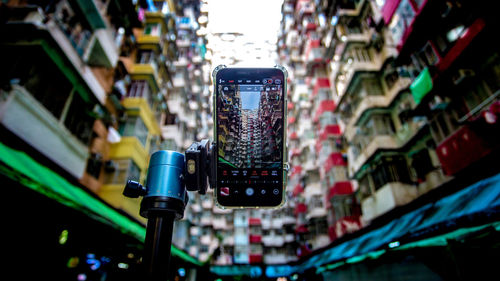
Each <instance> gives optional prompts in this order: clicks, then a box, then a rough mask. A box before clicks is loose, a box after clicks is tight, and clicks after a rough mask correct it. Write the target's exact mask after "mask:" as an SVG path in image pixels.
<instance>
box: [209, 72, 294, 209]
mask: <svg viewBox="0 0 500 281" xmlns="http://www.w3.org/2000/svg"><path fill="white" fill-rule="evenodd" d="M212 77H213V79H214V85H215V89H214V107H215V109H214V136H215V149H216V173H215V177H216V178H215V188H214V194H215V200H216V204H217V205H218V206H219V207H221V208H239V207H244V208H266V207H267V208H277V207H280V206H281V205H283V204H284V203H285V186H286V176H287V173H286V172H287V167H288V163H287V158H286V157H287V156H286V155H287V153H286V110H287V106H286V94H285V93H286V86H287V71H286V69H285V68H284V67H281V66H276V67H274V68H230V67H225V66H218V67H216V68H215V69H214V71H213V74H212Z"/></svg>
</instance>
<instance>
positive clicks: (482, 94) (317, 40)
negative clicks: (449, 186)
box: [278, 0, 498, 253]
mask: <svg viewBox="0 0 500 281" xmlns="http://www.w3.org/2000/svg"><path fill="white" fill-rule="evenodd" d="M489 8H491V7H489V6H488V5H487V4H484V5H483V4H481V5H479V4H478V5H474V4H472V3H469V2H467V1H456V3H451V2H446V1H432V4H431V3H430V2H428V1H362V0H361V1H338V2H332V1H285V2H284V4H283V9H282V11H283V20H282V28H283V32H282V36H281V37H280V40H279V43H278V45H279V55H280V58H281V59H282V61H283V63H284V64H285V65H287V66H288V69H289V72H290V73H291V75H290V76H291V83H290V84H291V85H290V87H289V93H288V95H289V107H288V113H289V119H288V125H289V127H288V130H289V151H290V163H291V165H292V167H291V168H292V169H291V173H290V174H289V190H292V195H293V199H292V200H294V201H296V204H297V207H296V209H295V214H296V216H297V229H300V230H301V232H302V234H301V235H299V236H298V238H300V239H301V240H299V241H300V242H299V243H301V245H303V246H301V248H304V249H305V252H306V253H308V252H310V251H311V250H314V249H318V248H321V247H323V246H325V245H327V244H328V243H329V242H330V241H334V240H335V239H338V238H339V237H341V236H342V235H345V234H346V233H350V232H354V231H356V230H358V229H360V228H362V227H364V226H366V225H368V224H370V223H371V222H372V221H373V220H376V219H377V218H378V217H380V216H382V215H384V214H386V213H388V212H390V211H391V210H393V209H395V208H397V207H398V206H403V205H406V204H408V203H409V202H412V201H413V200H415V199H416V198H418V197H419V196H421V195H423V194H426V193H427V192H429V191H430V190H433V189H436V188H439V187H440V186H442V185H443V184H444V183H446V182H448V181H449V180H450V179H452V178H453V177H454V176H456V175H457V174H460V172H462V173H467V170H468V169H467V167H469V170H470V169H472V168H470V167H480V166H481V165H487V164H486V162H485V161H487V160H486V159H489V158H488V155H490V156H489V157H491V155H494V154H495V153H497V151H498V145H497V144H495V145H493V143H498V142H497V141H496V140H497V139H496V137H494V136H492V135H488V136H487V135H486V134H484V133H483V134H481V133H479V132H480V131H481V130H483V129H485V128H486V127H489V128H490V129H492V128H493V127H494V126H496V125H494V124H496V123H495V122H496V121H494V120H496V119H495V118H494V116H496V114H497V113H495V112H496V111H495V110H496V109H495V108H496V107H497V104H498V97H497V90H498V83H497V82H498V81H497V80H498V77H497V76H498V75H497V74H495V73H496V70H495V69H496V68H497V63H496V61H497V59H496V58H497V56H498V52H496V51H494V50H493V49H492V48H490V47H489V45H488V44H486V42H485V41H482V40H484V38H487V36H488V35H487V34H488V32H489V30H490V29H489V28H492V26H493V25H494V23H495V20H494V17H493V16H492V15H491V14H490V13H489V12H488V10H489ZM466 11H468V12H466ZM466 14H467V16H465V15H466ZM461 16H463V18H462V17H461ZM424 17H425V18H426V19H432V21H429V20H424ZM433 26H440V28H433ZM476 52H480V53H481V55H480V56H477V59H474V60H472V59H471V58H472V57H473V56H475V55H477V53H476ZM479 72H480V73H481V75H480V76H477V73H479ZM480 77H481V78H480ZM495 81H496V82H495ZM466 89H467V90H466ZM452 93H454V94H452ZM455 93H456V94H455ZM481 116H482V117H481ZM486 116H489V117H490V119H488V120H490V121H489V123H488V122H486V121H485V120H486V119H484V118H488V117H486ZM466 120H469V121H466ZM472 120H474V121H472ZM485 122H486V123H488V124H489V125H485V124H486V123H485ZM479 124H483V125H484V126H485V127H482V125H479ZM477 126H478V127H477ZM472 127H476V129H471V128H472ZM479 127H480V128H481V129H479ZM473 143H474V144H473ZM469 145H470V146H469ZM473 145H476V146H479V147H480V148H479V147H478V152H477V153H472V155H471V156H468V155H470V154H471V152H465V151H468V150H467V149H469V148H472V146H473ZM462 149H463V150H462ZM451 151H453V153H452V152H451ZM460 151H461V152H460ZM462 158H463V159H462ZM458 159H462V160H458ZM479 179H481V178H480V177H479V178H478V179H477V180H479ZM326 233H328V235H329V237H330V241H328V240H322V238H321V237H322V236H323V235H324V234H326Z"/></svg>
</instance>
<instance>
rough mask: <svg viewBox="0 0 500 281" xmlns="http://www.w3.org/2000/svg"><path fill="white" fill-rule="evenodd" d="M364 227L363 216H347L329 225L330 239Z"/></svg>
mask: <svg viewBox="0 0 500 281" xmlns="http://www.w3.org/2000/svg"><path fill="white" fill-rule="evenodd" d="M361 228H362V223H361V216H359V215H354V216H347V217H343V218H341V219H339V220H336V221H335V223H334V225H332V226H330V227H328V235H329V236H330V240H331V241H333V240H336V239H338V238H340V237H342V236H344V235H346V234H348V233H353V232H355V231H357V230H359V229H361Z"/></svg>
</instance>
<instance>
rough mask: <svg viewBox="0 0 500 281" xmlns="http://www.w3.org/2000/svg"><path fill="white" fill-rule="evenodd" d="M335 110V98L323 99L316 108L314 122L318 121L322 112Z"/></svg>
mask: <svg viewBox="0 0 500 281" xmlns="http://www.w3.org/2000/svg"><path fill="white" fill-rule="evenodd" d="M334 110H335V102H334V101H333V100H323V101H321V103H320V104H319V106H318V109H316V113H315V114H314V119H313V120H314V122H318V120H319V117H320V116H321V114H323V113H325V112H328V111H331V112H333V111H334Z"/></svg>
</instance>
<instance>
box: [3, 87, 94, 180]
mask: <svg viewBox="0 0 500 281" xmlns="http://www.w3.org/2000/svg"><path fill="white" fill-rule="evenodd" d="M0 123H1V124H2V125H3V126H5V127H6V128H7V129H8V130H9V131H11V132H12V133H14V134H15V135H17V136H18V137H19V138H21V139H22V140H23V141H25V142H27V143H28V144H30V145H31V146H32V147H34V148H35V149H36V150H38V151H39V152H40V153H42V154H43V155H45V156H46V157H47V158H49V159H50V160H52V161H53V162H54V163H56V164H57V165H59V166H60V167H61V168H63V169H64V170H66V171H67V172H68V173H70V174H71V175H73V176H74V177H75V178H77V179H79V178H81V177H82V176H83V173H84V171H85V167H86V164H87V158H88V147H87V146H85V145H84V144H83V143H81V142H80V141H79V140H78V139H77V138H76V137H75V136H74V135H72V134H71V132H70V131H69V130H68V129H67V128H66V127H65V126H64V124H62V123H61V122H59V120H57V119H56V118H55V117H54V116H53V115H52V113H50V112H49V111H48V110H47V109H46V108H45V107H44V106H43V105H41V104H40V103H39V102H38V101H37V100H36V99H35V98H34V97H33V96H32V95H31V94H30V93H28V91H27V90H26V89H25V88H24V87H21V86H17V85H13V89H12V91H11V92H10V93H8V95H7V96H5V97H3V96H2V97H1V99H0ZM20 124H22V125H20Z"/></svg>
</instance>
